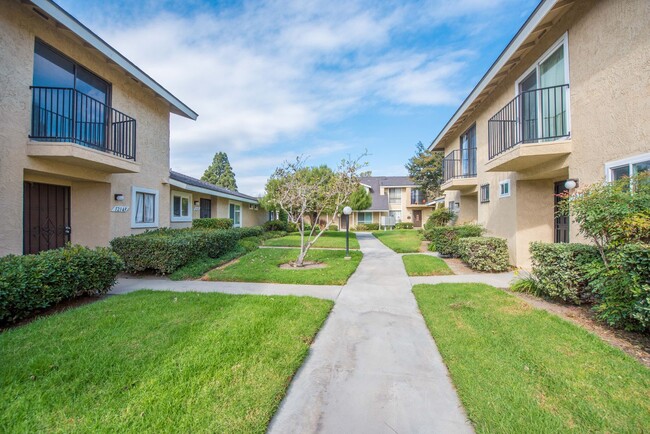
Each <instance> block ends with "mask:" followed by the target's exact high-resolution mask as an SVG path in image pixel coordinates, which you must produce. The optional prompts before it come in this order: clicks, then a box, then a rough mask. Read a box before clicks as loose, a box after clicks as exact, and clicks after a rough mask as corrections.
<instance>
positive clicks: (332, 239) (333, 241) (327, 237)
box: [264, 231, 359, 249]
mask: <svg viewBox="0 0 650 434" xmlns="http://www.w3.org/2000/svg"><path fill="white" fill-rule="evenodd" d="M306 238H307V237H305V239H306ZM264 244H265V245H267V246H272V247H300V234H295V233H294V234H290V235H287V236H286V237H282V238H274V239H272V240H267V241H266V242H265V243H264ZM314 247H319V248H323V249H333V248H334V249H345V232H334V231H327V232H325V233H324V234H323V235H321V236H320V238H319V239H318V240H317V241H316V243H315V244H314ZM350 248H351V249H358V248H359V242H358V241H357V236H356V234H354V233H352V232H350Z"/></svg>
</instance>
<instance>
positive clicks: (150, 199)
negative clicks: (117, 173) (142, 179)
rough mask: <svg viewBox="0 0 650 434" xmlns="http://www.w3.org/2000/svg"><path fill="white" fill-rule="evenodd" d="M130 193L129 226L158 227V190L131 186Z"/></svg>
mask: <svg viewBox="0 0 650 434" xmlns="http://www.w3.org/2000/svg"><path fill="white" fill-rule="evenodd" d="M131 193H132V199H131V201H132V202H131V205H132V206H131V227H132V228H156V227H158V190H151V189H148V188H140V187H133V188H132V189H131Z"/></svg>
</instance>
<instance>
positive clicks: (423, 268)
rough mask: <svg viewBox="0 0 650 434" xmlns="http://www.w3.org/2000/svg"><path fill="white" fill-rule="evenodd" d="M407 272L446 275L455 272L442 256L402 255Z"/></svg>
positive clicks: (411, 274) (422, 274)
mask: <svg viewBox="0 0 650 434" xmlns="http://www.w3.org/2000/svg"><path fill="white" fill-rule="evenodd" d="M402 261H404V267H405V268H406V273H407V274H408V275H409V276H444V275H448V274H454V272H453V271H451V269H450V268H449V266H448V265H447V264H446V263H445V261H443V260H442V259H440V258H436V257H435V256H431V255H404V256H402Z"/></svg>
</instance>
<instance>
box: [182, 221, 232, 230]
mask: <svg viewBox="0 0 650 434" xmlns="http://www.w3.org/2000/svg"><path fill="white" fill-rule="evenodd" d="M192 227H193V228H196V229H230V228H232V220H230V219H228V218H208V219H194V220H192Z"/></svg>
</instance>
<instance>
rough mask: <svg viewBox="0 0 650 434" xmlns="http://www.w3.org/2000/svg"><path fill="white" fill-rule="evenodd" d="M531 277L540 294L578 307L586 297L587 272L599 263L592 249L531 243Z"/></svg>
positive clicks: (594, 249) (576, 245) (580, 245)
mask: <svg viewBox="0 0 650 434" xmlns="http://www.w3.org/2000/svg"><path fill="white" fill-rule="evenodd" d="M530 253H531V260H532V263H533V268H532V271H533V276H534V277H535V279H536V280H537V291H538V293H539V294H540V295H542V296H546V297H550V298H555V299H560V300H563V301H566V302H571V303H575V304H580V303H581V302H583V301H585V300H586V299H587V298H588V297H589V291H588V287H587V285H588V282H589V279H588V272H589V270H590V268H591V267H593V266H594V263H596V264H597V263H598V262H600V260H599V254H598V250H597V249H596V247H594V246H590V245H587V244H574V243H541V242H533V243H530Z"/></svg>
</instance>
